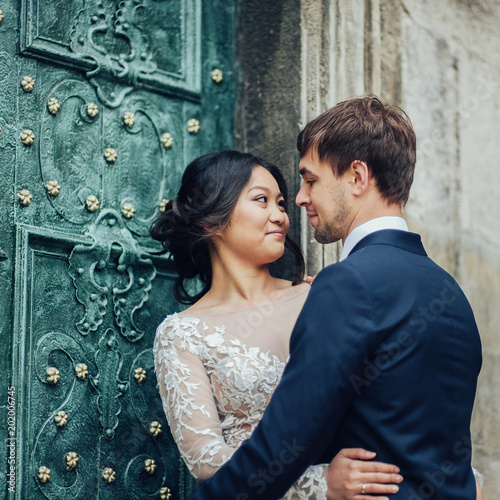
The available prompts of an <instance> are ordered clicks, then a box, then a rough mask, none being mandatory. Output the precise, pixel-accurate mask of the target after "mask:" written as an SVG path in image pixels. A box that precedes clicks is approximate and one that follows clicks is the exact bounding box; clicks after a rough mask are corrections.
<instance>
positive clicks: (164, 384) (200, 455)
mask: <svg viewBox="0 0 500 500" xmlns="http://www.w3.org/2000/svg"><path fill="white" fill-rule="evenodd" d="M196 342H197V340H196V331H192V332H189V331H186V330H185V328H182V329H179V328H178V329H177V330H176V328H175V325H174V326H173V327H172V326H171V327H167V328H166V329H164V331H161V332H160V331H159V332H158V333H157V336H156V340H155V346H154V350H153V352H154V358H155V370H156V375H157V379H158V387H159V390H160V396H161V400H162V404H163V409H164V411H165V415H166V417H167V422H168V425H169V427H170V430H171V432H172V436H173V437H174V440H175V442H176V444H177V446H178V448H179V451H180V453H181V455H182V458H183V459H184V461H185V462H186V465H187V467H188V468H189V470H190V472H191V473H192V474H193V476H194V477H195V478H196V479H197V481H198V482H202V481H205V480H206V479H208V478H209V477H211V476H213V475H214V474H215V473H216V472H217V470H219V468H220V467H221V466H222V465H224V464H225V463H226V462H227V461H228V460H229V459H230V458H231V456H232V454H233V453H234V452H235V449H234V448H231V447H229V446H228V445H227V444H226V442H225V440H224V437H223V435H222V429H221V423H220V420H219V416H218V412H217V407H216V404H215V399H214V395H213V391H212V386H211V384H210V380H209V377H208V374H207V372H206V370H205V367H204V366H203V363H202V361H201V360H200V358H199V357H198V356H197V355H196V354H195V353H194V352H193V351H195V350H196V349H195V345H196Z"/></svg>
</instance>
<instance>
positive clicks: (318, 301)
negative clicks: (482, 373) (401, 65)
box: [190, 96, 481, 500]
mask: <svg viewBox="0 0 500 500" xmlns="http://www.w3.org/2000/svg"><path fill="white" fill-rule="evenodd" d="M415 144H416V139H415V133H414V131H413V128H412V126H411V123H410V120H409V119H408V118H407V116H406V115H405V114H404V113H402V112H401V110H399V109H398V108H395V107H392V106H387V105H384V104H382V103H381V102H380V100H379V99H377V98H376V97H374V96H367V97H363V98H356V99H351V100H348V101H345V102H342V103H340V104H337V105H336V106H335V107H333V108H332V109H329V110H328V111H326V112H325V113H323V114H322V115H320V116H319V117H318V118H316V119H315V120H313V121H312V122H310V123H309V124H308V125H307V126H306V128H305V129H304V130H303V131H302V133H301V134H300V135H299V138H298V141H297V146H298V150H299V153H300V156H301V161H300V166H299V168H300V170H299V171H300V175H301V176H302V179H303V185H302V187H301V189H300V191H299V193H298V195H297V200H296V202H297V204H298V205H299V206H301V207H304V208H305V209H306V210H307V215H308V216H309V218H310V223H311V225H312V226H313V227H314V228H315V238H316V239H317V240H318V241H319V242H320V243H331V242H334V241H338V240H340V239H341V240H342V242H343V245H344V246H343V252H342V255H341V258H340V262H339V263H337V264H334V265H332V266H328V267H327V268H325V269H324V270H323V271H321V272H320V273H319V274H318V276H317V277H316V279H315V281H314V283H313V285H312V287H311V292H310V294H309V297H308V299H307V301H306V303H305V305H304V308H303V310H302V312H301V314H300V316H299V318H298V320H297V324H296V325H295V328H294V331H293V333H292V337H291V341H290V361H289V363H288V365H287V367H286V369H285V372H284V374H283V378H282V380H281V382H280V384H279V386H278V388H277V389H276V391H275V393H274V395H273V397H272V400H271V402H270V403H269V406H268V408H267V410H266V411H265V413H264V416H263V418H262V420H261V422H260V423H259V425H258V426H257V428H256V429H255V431H254V433H253V435H252V436H251V438H250V439H248V440H247V441H245V442H244V443H243V445H242V446H241V447H240V448H239V449H238V450H237V451H236V452H235V454H234V455H233V457H232V458H231V460H230V461H229V462H228V463H227V464H226V465H224V466H223V467H222V468H221V469H220V470H219V471H218V472H217V473H216V474H215V476H213V477H212V478H211V479H208V480H207V481H206V482H204V483H203V484H202V486H201V487H200V489H199V490H198V491H197V492H196V493H194V494H193V495H192V496H191V497H190V498H192V499H213V500H230V499H234V500H246V499H277V498H280V497H282V496H283V495H284V494H285V492H286V491H287V490H288V489H289V487H290V486H291V485H292V483H293V482H294V481H295V480H296V479H298V478H299V476H300V475H301V474H302V473H303V472H304V470H305V469H306V468H307V467H308V466H309V465H311V464H317V463H328V462H330V461H331V460H332V459H333V457H334V456H335V455H336V454H337V453H338V452H339V451H340V450H341V449H342V448H354V447H359V448H364V449H368V450H373V451H375V452H376V453H377V459H378V460H380V461H383V462H388V463H393V464H396V465H398V466H399V468H400V470H401V475H402V476H403V478H404V481H403V482H402V483H401V484H400V485H399V492H398V493H396V494H394V495H392V497H391V498H395V499H400V500H422V499H429V498H433V499H439V500H471V499H473V498H475V497H476V486H475V481H474V477H473V473H472V470H471V463H470V458H471V441H470V430H469V426H470V419H471V412H472V407H473V402H474V395H475V390H476V381H477V376H478V374H479V370H480V367H481V344H480V340H479V334H478V331H477V327H476V323H475V320H474V316H473V313H472V310H471V307H470V305H469V303H468V301H467V299H466V297H465V296H464V294H463V292H462V291H461V289H460V287H459V286H458V284H457V283H456V282H455V280H454V279H453V278H452V277H451V276H450V275H449V274H447V273H446V272H445V271H444V270H443V269H441V268H440V267H439V266H437V265H436V264H435V263H434V262H433V261H432V260H430V259H429V257H427V255H426V253H425V250H424V248H423V246H422V242H421V239H420V236H419V235H417V234H414V233H410V232H408V228H407V225H406V222H405V221H404V219H402V217H401V209H402V207H403V206H404V205H405V203H406V202H407V200H408V196H409V191H410V186H411V184H412V181H413V172H414V166H415V160H416V153H415ZM334 482H335V481H334V478H331V477H330V478H329V498H333V493H332V492H333V488H334V486H335V484H334ZM373 488H374V485H373V484H370V483H368V484H360V485H359V492H358V494H359V495H360V496H359V497H358V496H356V497H355V498H361V495H365V494H366V495H373V494H374V492H375V490H374V489H373ZM372 498H373V497H372Z"/></svg>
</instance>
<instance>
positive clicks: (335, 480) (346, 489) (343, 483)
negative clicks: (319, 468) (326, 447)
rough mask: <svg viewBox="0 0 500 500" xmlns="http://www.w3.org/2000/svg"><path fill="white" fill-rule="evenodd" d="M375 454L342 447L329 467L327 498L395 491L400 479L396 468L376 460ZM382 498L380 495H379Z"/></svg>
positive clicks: (349, 499)
mask: <svg viewBox="0 0 500 500" xmlns="http://www.w3.org/2000/svg"><path fill="white" fill-rule="evenodd" d="M375 456H376V454H375V453H374V452H371V451H367V450H363V449H361V448H346V449H343V450H341V451H340V452H339V453H338V454H337V456H336V457H335V458H334V459H333V460H332V462H331V463H330V465H329V467H328V477H327V480H328V493H327V498H328V500H352V499H357V498H359V497H360V495H372V496H369V497H368V498H379V497H378V496H377V497H375V496H373V495H390V494H394V493H397V492H398V490H399V487H398V486H397V485H398V483H400V482H401V481H402V480H403V478H402V477H401V476H400V475H399V468H398V467H396V466H395V465H391V464H386V463H383V462H375V461H373V458H375ZM380 498H382V497H380Z"/></svg>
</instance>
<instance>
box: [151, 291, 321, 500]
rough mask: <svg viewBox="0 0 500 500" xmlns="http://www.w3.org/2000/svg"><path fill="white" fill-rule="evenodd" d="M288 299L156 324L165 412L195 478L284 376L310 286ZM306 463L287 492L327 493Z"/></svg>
mask: <svg viewBox="0 0 500 500" xmlns="http://www.w3.org/2000/svg"><path fill="white" fill-rule="evenodd" d="M300 288H301V289H302V290H297V293H295V295H294V296H293V297H291V298H287V299H284V300H277V301H275V302H273V303H270V304H268V305H265V306H261V307H257V308H252V309H247V310H243V311H237V312H231V313H221V314H205V315H204V314H192V315H191V314H173V315H170V316H167V318H165V320H164V321H163V322H162V323H161V325H160V326H159V327H158V330H157V333H156V339H155V344H154V356H155V368H156V374H157V378H158V384H159V389H160V395H161V399H162V402H163V407H164V410H165V414H166V416H167V420H168V423H169V425H170V428H171V430H172V434H173V436H174V439H175V441H176V443H177V445H178V447H179V449H180V451H181V454H182V457H183V458H184V461H185V462H186V464H187V466H188V468H189V469H190V470H191V472H192V474H193V475H194V476H195V477H196V478H197V479H198V481H204V480H205V479H207V478H208V477H210V476H212V475H213V474H215V472H216V471H217V469H218V468H219V467H221V466H222V465H223V464H224V463H225V462H226V461H227V460H229V458H230V457H231V455H232V454H233V453H234V451H235V450H236V449H237V448H238V447H239V446H240V444H241V443H242V442H243V441H244V440H245V439H247V438H248V437H249V436H250V435H251V433H252V431H253V429H254V428H255V427H256V425H257V424H258V422H259V420H260V419H261V417H262V414H263V413H264V410H265V408H266V406H267V404H268V403H269V400H270V399H271V396H272V394H273V392H274V389H275V388H276V386H277V385H278V382H279V381H280V379H281V376H282V374H283V370H284V368H285V364H286V361H287V359H288V346H289V340H290V334H291V331H292V328H293V325H294V324H295V321H296V319H297V316H298V314H299V312H300V310H301V308H302V305H303V304H304V301H305V299H306V296H307V291H308V285H301V287H300ZM326 467H327V465H316V466H311V467H309V468H308V469H307V470H306V472H305V473H304V474H303V476H302V477H301V478H300V479H299V480H298V481H297V482H296V483H295V484H294V485H293V487H292V488H291V489H290V491H289V492H288V493H287V495H286V496H285V498H287V499H306V498H308V499H314V498H316V499H317V500H320V499H326V490H327V484H326Z"/></svg>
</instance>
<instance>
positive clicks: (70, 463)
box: [66, 451, 79, 470]
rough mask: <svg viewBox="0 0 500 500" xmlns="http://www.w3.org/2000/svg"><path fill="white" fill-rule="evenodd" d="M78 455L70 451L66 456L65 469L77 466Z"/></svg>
mask: <svg viewBox="0 0 500 500" xmlns="http://www.w3.org/2000/svg"><path fill="white" fill-rule="evenodd" d="M78 460H79V458H78V454H77V453H75V452H74V451H70V452H69V453H68V454H67V455H66V468H67V469H68V470H71V469H74V468H75V467H76V466H77V465H78Z"/></svg>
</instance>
